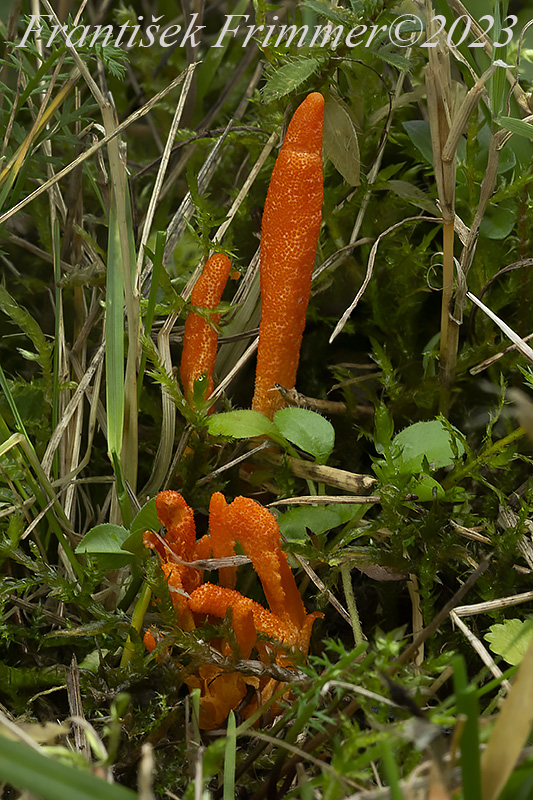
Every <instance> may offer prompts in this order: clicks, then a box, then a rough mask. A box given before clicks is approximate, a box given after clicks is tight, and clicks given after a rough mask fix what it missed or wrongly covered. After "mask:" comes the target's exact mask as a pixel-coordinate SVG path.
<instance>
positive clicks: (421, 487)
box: [407, 475, 445, 503]
mask: <svg viewBox="0 0 533 800" xmlns="http://www.w3.org/2000/svg"><path fill="white" fill-rule="evenodd" d="M434 490H435V491H436V493H437V497H438V498H439V500H442V499H444V497H445V492H444V489H443V488H442V486H441V485H440V483H439V482H438V481H436V480H435V478H432V477H431V476H430V475H422V476H421V478H419V479H417V480H415V479H413V480H412V481H411V482H410V483H409V485H408V486H407V492H409V493H410V494H416V496H417V498H418V500H419V501H420V502H421V503H426V502H431V501H432V500H433V491H434Z"/></svg>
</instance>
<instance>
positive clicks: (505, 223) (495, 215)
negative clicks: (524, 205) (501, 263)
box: [479, 203, 517, 239]
mask: <svg viewBox="0 0 533 800" xmlns="http://www.w3.org/2000/svg"><path fill="white" fill-rule="evenodd" d="M516 217H517V210H516V206H515V205H514V204H513V203H499V204H498V205H497V206H496V207H495V208H493V209H491V208H490V206H489V209H488V210H487V213H486V214H485V216H484V217H483V219H482V221H481V226H480V229H479V230H480V233H481V234H483V236H486V237H487V238H488V239H505V238H506V237H507V236H509V234H510V233H511V231H512V230H513V228H514V226H515V222H516Z"/></svg>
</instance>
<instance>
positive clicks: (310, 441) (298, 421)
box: [274, 408, 335, 463]
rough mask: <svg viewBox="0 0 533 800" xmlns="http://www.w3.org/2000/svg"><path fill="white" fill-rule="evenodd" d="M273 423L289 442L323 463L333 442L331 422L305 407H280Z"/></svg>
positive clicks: (333, 433)
mask: <svg viewBox="0 0 533 800" xmlns="http://www.w3.org/2000/svg"><path fill="white" fill-rule="evenodd" d="M274 423H275V425H276V427H277V428H278V430H279V431H280V433H281V434H282V436H284V437H285V439H287V440H288V441H289V442H291V443H292V444H294V445H296V447H299V448H300V449H301V450H304V451H305V452H306V453H310V454H311V455H312V456H314V457H315V458H316V460H317V461H320V462H321V463H325V462H326V461H327V459H328V456H329V455H330V453H331V451H332V450H333V445H334V444H335V430H334V428H333V425H332V424H331V422H328V420H327V419H325V418H324V417H321V416H320V414H316V413H315V412H314V411H309V409H307V408H280V410H279V411H276V413H275V414H274Z"/></svg>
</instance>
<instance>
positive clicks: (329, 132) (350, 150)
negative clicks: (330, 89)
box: [324, 94, 361, 186]
mask: <svg viewBox="0 0 533 800" xmlns="http://www.w3.org/2000/svg"><path fill="white" fill-rule="evenodd" d="M324 152H325V154H326V156H327V157H328V158H329V160H330V161H331V162H332V164H333V165H334V167H335V169H337V170H338V171H339V172H340V174H341V175H342V177H343V178H344V180H345V181H346V183H349V184H351V185H352V186H359V184H360V182H361V181H360V171H361V157H360V155H359V142H358V140H357V131H356V130H355V125H354V124H353V122H352V119H351V117H350V115H349V114H348V112H347V111H346V109H345V108H344V107H343V105H342V104H341V103H340V101H339V100H337V98H336V97H333V96H332V95H330V94H327V95H326V103H325V108H324Z"/></svg>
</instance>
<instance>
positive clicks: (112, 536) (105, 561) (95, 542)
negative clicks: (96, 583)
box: [76, 522, 134, 570]
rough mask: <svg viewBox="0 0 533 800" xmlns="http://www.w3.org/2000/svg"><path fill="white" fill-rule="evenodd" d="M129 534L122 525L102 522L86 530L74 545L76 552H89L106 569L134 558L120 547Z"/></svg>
mask: <svg viewBox="0 0 533 800" xmlns="http://www.w3.org/2000/svg"><path fill="white" fill-rule="evenodd" d="M129 535H130V532H129V530H128V529H127V528H124V527H122V525H113V524H112V523H110V522H104V523H103V524H102V525H96V527H95V528H91V530H90V531H87V533H86V534H85V536H84V537H83V539H82V541H81V542H80V543H79V545H78V546H77V547H76V553H89V554H90V555H92V556H94V557H95V558H96V560H97V562H98V564H99V565H100V566H101V567H102V568H103V569H106V570H110V569H118V568H119V567H125V566H126V564H131V562H132V561H133V560H134V558H133V555H131V554H130V553H126V552H124V550H123V549H122V544H123V543H124V542H125V541H126V539H127V538H128V537H129Z"/></svg>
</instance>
